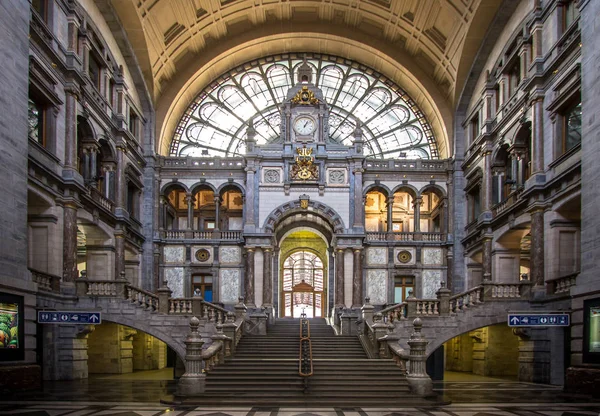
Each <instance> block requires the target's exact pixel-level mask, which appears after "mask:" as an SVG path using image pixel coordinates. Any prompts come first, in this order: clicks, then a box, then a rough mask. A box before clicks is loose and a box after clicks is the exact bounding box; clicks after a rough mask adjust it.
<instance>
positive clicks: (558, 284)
mask: <svg viewBox="0 0 600 416" xmlns="http://www.w3.org/2000/svg"><path fill="white" fill-rule="evenodd" d="M578 275H579V272H577V273H573V274H569V275H567V276H561V277H558V278H556V279H552V280H548V281H547V282H546V283H547V285H548V293H550V294H553V295H564V294H569V293H570V292H571V287H573V286H575V285H576V284H577V276H578Z"/></svg>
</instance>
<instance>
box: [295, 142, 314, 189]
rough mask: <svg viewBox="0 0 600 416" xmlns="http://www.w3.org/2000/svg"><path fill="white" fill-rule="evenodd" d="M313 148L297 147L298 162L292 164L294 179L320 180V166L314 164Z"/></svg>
mask: <svg viewBox="0 0 600 416" xmlns="http://www.w3.org/2000/svg"><path fill="white" fill-rule="evenodd" d="M312 152H313V149H312V148H310V147H306V146H304V147H298V148H296V154H297V156H296V163H295V164H294V165H292V169H291V172H290V176H291V179H292V180H301V181H307V180H318V179H319V167H318V166H317V165H315V164H314V160H315V158H314V156H313V155H312Z"/></svg>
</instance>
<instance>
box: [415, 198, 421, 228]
mask: <svg viewBox="0 0 600 416" xmlns="http://www.w3.org/2000/svg"><path fill="white" fill-rule="evenodd" d="M413 209H414V213H415V216H414V218H415V219H414V223H415V230H414V232H415V233H418V232H421V197H420V196H418V197H416V198H415V199H414V201H413Z"/></svg>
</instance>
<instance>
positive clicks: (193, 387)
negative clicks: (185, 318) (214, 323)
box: [177, 316, 206, 396]
mask: <svg viewBox="0 0 600 416" xmlns="http://www.w3.org/2000/svg"><path fill="white" fill-rule="evenodd" d="M199 326H200V320H199V319H198V318H196V317H195V316H194V317H192V319H190V333H189V335H188V336H187V338H186V339H185V341H184V343H185V373H184V374H183V375H182V376H181V378H180V379H179V382H178V383H177V395H178V396H195V395H198V394H200V393H204V388H205V385H206V375H205V374H204V373H202V345H204V341H202V336H201V335H200V332H198V327H199Z"/></svg>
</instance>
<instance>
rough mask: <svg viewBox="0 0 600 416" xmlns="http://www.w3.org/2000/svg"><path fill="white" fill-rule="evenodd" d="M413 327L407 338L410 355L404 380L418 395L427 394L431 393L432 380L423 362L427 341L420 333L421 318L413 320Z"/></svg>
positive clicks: (425, 359)
mask: <svg viewBox="0 0 600 416" xmlns="http://www.w3.org/2000/svg"><path fill="white" fill-rule="evenodd" d="M413 327H414V331H413V333H412V334H411V335H410V340H408V345H410V355H409V370H408V375H407V376H406V380H407V381H408V384H409V386H410V389H411V391H412V392H413V393H415V394H417V395H419V396H429V395H431V394H432V393H433V382H432V381H431V377H429V375H427V371H426V365H425V363H426V362H427V355H425V351H426V348H427V344H428V341H427V340H426V339H425V337H424V336H423V334H421V329H422V328H423V322H422V321H421V318H416V319H415V320H414V321H413Z"/></svg>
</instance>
